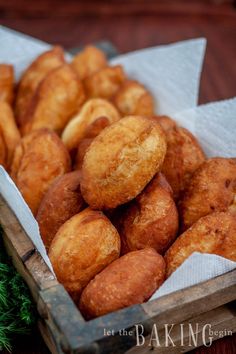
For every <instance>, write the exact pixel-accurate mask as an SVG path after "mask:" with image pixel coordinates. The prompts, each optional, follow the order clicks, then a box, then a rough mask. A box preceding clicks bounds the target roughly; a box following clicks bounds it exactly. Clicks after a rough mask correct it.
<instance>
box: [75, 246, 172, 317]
mask: <svg viewBox="0 0 236 354" xmlns="http://www.w3.org/2000/svg"><path fill="white" fill-rule="evenodd" d="M165 268H166V266H165V261H164V259H163V257H162V256H160V255H159V254H158V253H157V252H156V251H155V250H154V249H152V248H146V249H143V250H139V251H133V252H130V253H128V254H126V255H124V256H123V257H121V258H119V259H117V260H116V261H114V262H113V263H111V264H110V265H109V266H108V267H106V268H105V269H104V270H103V271H102V272H101V273H99V274H98V275H96V277H95V278H94V279H93V280H92V281H90V283H89V284H88V285H87V287H86V288H85V289H84V291H83V292H82V295H81V299H80V303H79V308H80V311H81V312H82V314H83V315H84V317H85V318H86V319H91V318H94V317H98V316H102V315H105V314H107V313H109V312H112V311H116V310H119V309H122V308H124V307H127V306H131V305H135V304H141V303H143V302H144V301H146V300H148V299H149V298H150V297H151V296H152V294H153V293H154V292H155V291H156V290H157V289H158V288H159V287H160V285H161V284H162V283H163V281H164V279H165V270H166V269H165Z"/></svg>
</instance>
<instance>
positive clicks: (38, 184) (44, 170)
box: [11, 129, 71, 215]
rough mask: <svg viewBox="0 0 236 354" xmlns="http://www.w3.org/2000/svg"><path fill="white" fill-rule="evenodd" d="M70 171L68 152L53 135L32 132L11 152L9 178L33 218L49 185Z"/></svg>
mask: <svg viewBox="0 0 236 354" xmlns="http://www.w3.org/2000/svg"><path fill="white" fill-rule="evenodd" d="M70 167H71V166H70V156H69V154H68V151H67V150H66V148H65V146H64V145H63V143H62V141H61V140H60V138H59V137H58V136H57V134H56V133H54V132H53V131H50V130H48V129H41V130H36V131H33V132H32V133H30V134H28V135H26V136H25V137H24V138H22V139H21V141H20V142H19V144H18V145H17V146H16V149H15V152H14V156H13V162H12V166H11V176H12V178H13V180H14V181H15V183H16V185H17V187H18V189H19V190H20V192H21V194H22V196H23V198H24V199H25V201H26V203H27V204H28V205H29V207H30V209H31V211H32V213H33V214H34V215H36V213H37V211H38V207H39V205H40V203H41V200H42V198H43V196H44V195H45V193H46V192H47V190H48V189H49V187H50V185H51V184H52V182H53V181H54V180H55V178H56V177H58V176H61V175H63V174H64V173H66V172H69V170H70Z"/></svg>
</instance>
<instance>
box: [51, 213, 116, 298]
mask: <svg viewBox="0 0 236 354" xmlns="http://www.w3.org/2000/svg"><path fill="white" fill-rule="evenodd" d="M119 254H120V236H119V234H118V232H117V231H116V229H115V227H114V226H113V225H112V224H111V222H110V221H109V220H108V219H107V217H106V216H105V215H104V214H103V213H102V212H100V211H93V210H91V209H90V208H87V209H85V210H83V211H82V212H80V213H79V214H76V215H74V216H73V217H72V218H70V219H69V220H67V221H66V222H65V223H64V224H63V225H62V226H61V227H60V229H59V230H58V232H57V234H56V236H55V237H54V239H53V241H52V244H51V246H50V249H49V258H50V260H51V262H52V265H53V269H54V271H55V273H56V276H57V278H58V280H59V281H60V282H61V283H62V284H63V285H64V286H65V288H66V289H67V290H68V292H69V293H70V294H71V296H72V297H73V299H74V300H75V301H78V299H79V296H80V293H81V291H82V289H83V288H84V287H85V286H86V285H87V284H88V282H89V281H90V280H91V279H93V278H94V276H95V275H96V274H97V273H99V272H100V271H101V270H102V269H104V268H105V267H106V266H107V265H108V264H109V263H111V262H113V261H114V260H115V259H116V258H118V257H119Z"/></svg>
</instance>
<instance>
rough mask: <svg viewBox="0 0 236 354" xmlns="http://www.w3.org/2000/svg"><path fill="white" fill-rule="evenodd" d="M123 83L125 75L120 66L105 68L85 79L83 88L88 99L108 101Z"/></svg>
mask: <svg viewBox="0 0 236 354" xmlns="http://www.w3.org/2000/svg"><path fill="white" fill-rule="evenodd" d="M124 81H125V73H124V71H123V69H122V66H121V65H116V66H107V67H106V68H104V69H102V70H99V71H98V72H96V73H94V74H93V75H91V76H89V77H88V78H86V79H85V80H84V86H85V90H86V94H87V96H88V97H90V98H96V97H100V98H106V99H110V98H111V97H112V96H114V95H115V93H116V92H117V91H118V89H119V88H120V87H121V85H122V83H123V82H124Z"/></svg>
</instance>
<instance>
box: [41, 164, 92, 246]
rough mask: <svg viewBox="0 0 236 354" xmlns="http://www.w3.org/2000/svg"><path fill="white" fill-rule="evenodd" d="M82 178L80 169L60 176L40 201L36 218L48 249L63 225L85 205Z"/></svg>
mask: <svg viewBox="0 0 236 354" xmlns="http://www.w3.org/2000/svg"><path fill="white" fill-rule="evenodd" d="M80 180H81V172H79V171H75V172H70V173H66V174H65V175H63V176H61V177H58V178H57V179H56V180H55V181H54V182H53V183H52V185H51V186H50V187H49V189H48V191H47V193H46V194H45V196H44V198H43V200H42V202H41V203H40V206H39V210H38V213H37V217H36V219H37V221H38V224H39V230H40V234H41V236H42V239H43V242H44V245H45V247H46V248H47V249H48V248H49V246H50V244H51V242H52V240H53V238H54V236H55V235H56V233H57V231H58V229H59V228H60V227H61V225H63V224H64V223H65V222H66V221H67V220H68V219H70V218H71V217H72V216H74V215H75V214H78V213H79V212H80V211H81V210H82V209H83V208H84V207H85V203H84V200H83V198H82V195H81V192H80Z"/></svg>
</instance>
